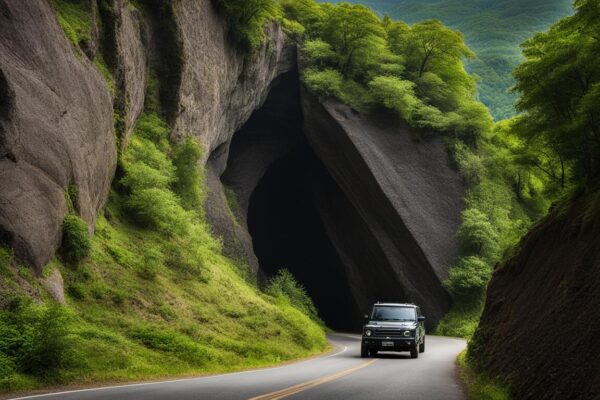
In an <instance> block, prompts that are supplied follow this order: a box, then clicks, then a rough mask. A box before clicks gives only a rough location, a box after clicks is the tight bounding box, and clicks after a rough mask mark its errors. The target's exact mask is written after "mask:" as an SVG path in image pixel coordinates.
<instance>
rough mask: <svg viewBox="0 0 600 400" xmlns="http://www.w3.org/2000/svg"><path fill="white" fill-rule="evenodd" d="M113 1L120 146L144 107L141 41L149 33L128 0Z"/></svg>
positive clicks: (145, 59)
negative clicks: (120, 126) (121, 125)
mask: <svg viewBox="0 0 600 400" xmlns="http://www.w3.org/2000/svg"><path fill="white" fill-rule="evenodd" d="M114 4H115V6H114V8H115V10H116V18H115V21H114V22H115V26H114V27H113V29H114V35H115V42H116V46H117V48H116V50H117V63H118V65H117V77H116V84H117V88H118V93H117V101H118V107H120V108H121V109H122V111H123V114H124V116H123V119H124V121H123V132H122V134H123V138H122V140H121V146H122V147H126V146H127V143H128V142H129V138H130V136H131V132H132V130H133V127H134V125H135V122H136V120H137V119H138V117H139V116H140V114H141V113H142V111H143V109H144V99H145V94H146V81H147V76H146V75H147V69H148V65H147V64H148V50H147V46H145V44H144V42H147V41H148V36H150V35H149V33H148V31H147V27H146V24H145V21H144V18H143V15H142V13H141V12H140V11H139V10H137V9H135V8H131V7H129V2H128V1H127V0H115V3H114Z"/></svg>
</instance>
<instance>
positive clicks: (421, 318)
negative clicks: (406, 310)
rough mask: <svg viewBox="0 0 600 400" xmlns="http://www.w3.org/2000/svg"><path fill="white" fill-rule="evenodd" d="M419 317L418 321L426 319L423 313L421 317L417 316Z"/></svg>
mask: <svg viewBox="0 0 600 400" xmlns="http://www.w3.org/2000/svg"><path fill="white" fill-rule="evenodd" d="M417 319H418V321H419V322H423V321H425V317H424V316H422V315H421V316H420V317H419V318H417Z"/></svg>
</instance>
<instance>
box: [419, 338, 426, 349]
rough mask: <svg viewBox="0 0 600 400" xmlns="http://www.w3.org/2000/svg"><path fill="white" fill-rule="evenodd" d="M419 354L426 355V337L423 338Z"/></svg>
mask: <svg viewBox="0 0 600 400" xmlns="http://www.w3.org/2000/svg"><path fill="white" fill-rule="evenodd" d="M419 353H425V336H423V342H422V343H421V344H420V345H419Z"/></svg>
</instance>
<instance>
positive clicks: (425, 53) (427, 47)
mask: <svg viewBox="0 0 600 400" xmlns="http://www.w3.org/2000/svg"><path fill="white" fill-rule="evenodd" d="M406 40H408V41H409V42H410V43H411V44H412V45H411V46H410V48H409V49H410V51H409V54H408V56H409V57H408V59H407V61H408V62H409V65H411V66H412V71H414V72H415V73H416V74H417V75H418V77H419V78H420V77H422V76H423V74H424V73H425V72H426V71H429V70H430V69H431V68H432V64H444V63H448V64H451V63H456V62H457V61H460V60H462V58H464V57H473V56H474V55H475V54H474V53H473V52H472V51H471V50H469V48H468V47H467V45H466V44H465V41H464V38H463V35H462V34H461V33H460V32H458V31H454V30H452V29H449V28H447V27H445V26H444V25H443V24H442V23H441V22H440V21H438V20H428V21H423V22H420V23H417V24H414V25H413V26H412V28H411V29H410V31H409V33H408V35H407V36H406Z"/></svg>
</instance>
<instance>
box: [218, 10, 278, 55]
mask: <svg viewBox="0 0 600 400" xmlns="http://www.w3.org/2000/svg"><path fill="white" fill-rule="evenodd" d="M213 2H214V4H215V5H216V7H217V8H218V9H219V10H220V11H221V12H222V13H223V14H224V15H225V17H226V19H227V26H228V28H229V34H230V36H231V38H232V40H233V41H234V42H235V43H236V44H238V45H239V46H240V47H241V48H242V49H244V50H245V51H247V52H249V53H252V52H254V51H256V50H257V49H258V48H259V47H260V46H261V45H262V44H263V42H264V40H265V33H264V26H265V24H266V23H267V21H269V20H271V19H274V18H275V16H276V15H277V12H278V7H277V3H276V2H275V1H274V0H213Z"/></svg>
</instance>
